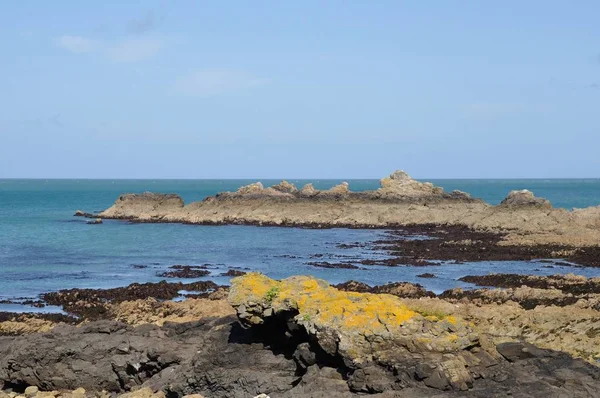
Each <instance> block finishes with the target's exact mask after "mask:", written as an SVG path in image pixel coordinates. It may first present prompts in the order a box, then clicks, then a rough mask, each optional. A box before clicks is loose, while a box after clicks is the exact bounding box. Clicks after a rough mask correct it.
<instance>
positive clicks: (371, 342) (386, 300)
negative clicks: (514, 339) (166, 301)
mask: <svg viewBox="0 0 600 398" xmlns="http://www.w3.org/2000/svg"><path fill="white" fill-rule="evenodd" d="M229 300H230V302H231V303H232V305H233V306H234V307H235V308H236V309H237V311H238V316H239V318H240V321H241V322H242V323H244V324H247V325H256V324H263V323H265V322H268V321H269V317H271V316H275V317H276V316H280V314H286V316H287V317H289V318H290V319H291V321H293V322H294V323H296V324H297V325H299V326H301V327H303V328H304V329H305V330H306V331H307V332H308V334H309V335H310V336H312V337H314V338H315V341H316V342H317V343H318V345H319V348H320V349H322V350H323V351H324V352H326V353H327V354H328V355H331V356H339V357H340V359H341V360H343V361H344V363H346V364H349V365H350V366H352V365H357V364H365V363H369V362H373V361H384V360H390V356H396V357H397V358H398V360H400V358H402V361H404V360H407V361H409V362H410V361H411V357H412V355H411V354H410V353H411V352H412V351H419V352H421V353H422V352H425V351H428V352H431V355H432V356H433V357H436V358H437V359H440V358H441V354H451V353H457V352H459V351H461V350H464V349H466V348H468V347H471V346H475V345H477V343H478V337H477V335H476V333H474V332H473V330H472V329H471V328H470V326H469V325H467V324H466V323H464V322H462V321H461V320H459V319H456V318H454V317H443V316H441V317H435V316H423V315H421V314H419V313H418V312H415V311H413V310H411V309H409V308H408V307H406V305H404V303H403V302H402V301H401V300H400V299H398V298H397V297H395V296H392V295H387V294H369V293H354V292H342V291H340V290H338V289H336V288H334V287H331V286H329V284H328V283H327V282H325V281H323V280H319V279H314V278H311V277H291V278H288V279H284V280H283V281H280V282H279V281H275V280H272V279H269V278H268V277H266V276H264V275H262V274H258V273H250V274H247V275H245V276H242V277H239V278H236V279H234V280H233V282H232V287H231V289H230V292H229ZM278 314H279V315H278ZM392 351H393V352H392ZM412 359H413V360H414V358H412Z"/></svg>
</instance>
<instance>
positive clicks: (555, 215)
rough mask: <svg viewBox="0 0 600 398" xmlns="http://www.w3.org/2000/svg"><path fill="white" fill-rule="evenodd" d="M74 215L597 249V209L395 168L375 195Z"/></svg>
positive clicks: (271, 192)
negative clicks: (472, 235)
mask: <svg viewBox="0 0 600 398" xmlns="http://www.w3.org/2000/svg"><path fill="white" fill-rule="evenodd" d="M75 215H78V216H86V217H94V218H98V217H99V218H106V219H120V220H129V221H133V222H153V223H160V222H170V223H186V224H204V225H220V224H247V225H270V226H297V227H308V228H329V227H350V228H403V227H407V226H426V225H444V226H458V227H466V228H468V229H469V230H471V231H476V232H488V233H498V234H501V239H500V240H499V241H498V242H497V244H498V245H508V246H538V245H539V246H545V245H550V246H552V245H558V246H564V247H569V248H578V247H597V246H598V244H599V242H600V206H596V207H589V208H586V209H574V210H572V211H567V210H565V209H557V208H553V207H552V206H551V204H550V203H549V202H548V201H547V200H545V199H542V198H538V197H536V196H534V195H533V193H531V192H530V191H527V190H522V191H512V192H510V193H508V196H507V197H506V198H505V199H504V200H503V201H502V203H501V204H499V205H497V206H492V205H490V204H488V203H485V202H483V201H482V200H479V199H474V198H472V197H471V196H470V195H469V194H467V193H464V192H460V191H454V192H451V193H445V192H444V191H443V189H442V188H440V187H436V186H434V185H433V184H431V183H422V182H419V181H416V180H413V179H412V178H410V177H409V176H408V175H407V174H406V173H404V172H402V171H397V172H394V173H392V174H391V175H390V176H389V177H386V178H384V179H382V180H381V188H379V189H377V190H374V191H363V192H352V191H351V190H350V187H349V185H348V184H341V185H338V186H335V187H333V188H331V189H329V190H326V191H320V190H317V189H315V188H314V187H313V186H312V185H311V184H307V185H306V186H304V187H302V188H301V189H298V188H297V187H295V186H294V185H293V184H290V183H288V182H285V181H283V182H281V183H280V184H277V185H274V186H272V187H268V188H265V187H263V185H262V184H261V183H255V184H251V185H248V186H245V187H241V188H239V189H238V190H237V191H236V192H224V193H220V194H217V195H216V196H211V197H208V198H206V199H204V200H203V201H201V202H193V203H190V204H187V205H185V204H184V202H183V200H182V199H181V197H179V196H178V195H175V194H158V193H143V194H124V195H121V196H120V197H119V198H118V199H117V201H116V202H115V204H114V205H113V206H111V207H110V208H109V209H107V210H105V211H103V212H100V213H99V214H88V213H86V212H83V211H77V212H76V214H75Z"/></svg>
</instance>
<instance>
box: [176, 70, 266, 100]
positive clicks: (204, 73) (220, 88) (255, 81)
mask: <svg viewBox="0 0 600 398" xmlns="http://www.w3.org/2000/svg"><path fill="white" fill-rule="evenodd" d="M267 82H268V79H261V78H256V77H252V76H249V75H248V74H246V73H244V72H241V71H234V70H227V69H203V70H199V71H196V72H195V73H192V74H191V75H189V76H186V77H184V78H182V79H179V80H178V81H177V82H176V84H175V86H176V88H177V90H178V91H180V92H182V93H186V94H192V95H200V96H210V95H216V94H221V93H224V92H230V91H235V90H240V89H244V88H249V87H255V86H260V85H263V84H266V83H267Z"/></svg>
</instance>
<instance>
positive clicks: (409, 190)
mask: <svg viewBox="0 0 600 398" xmlns="http://www.w3.org/2000/svg"><path fill="white" fill-rule="evenodd" d="M380 183H381V188H379V189H378V190H377V191H376V192H377V193H378V194H379V195H381V196H383V197H412V198H419V197H420V198H422V197H439V198H441V197H442V194H443V192H444V189H443V188H440V187H436V186H434V185H433V184H432V183H430V182H420V181H417V180H414V179H412V178H411V177H410V176H409V175H408V174H407V173H406V172H404V171H403V170H397V171H395V172H393V173H392V174H390V176H389V177H386V178H383V179H381V180H380Z"/></svg>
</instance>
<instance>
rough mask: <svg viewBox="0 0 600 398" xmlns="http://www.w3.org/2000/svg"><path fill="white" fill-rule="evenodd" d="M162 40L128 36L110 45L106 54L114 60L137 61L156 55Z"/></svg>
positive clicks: (161, 45) (162, 43) (162, 44)
mask: <svg viewBox="0 0 600 398" xmlns="http://www.w3.org/2000/svg"><path fill="white" fill-rule="evenodd" d="M163 46H164V42H163V41H162V40H160V39H157V38H151V37H143V38H128V39H125V40H121V41H119V42H116V43H114V44H113V45H111V46H110V47H109V48H108V50H107V54H108V56H109V57H110V59H112V60H113V61H116V62H137V61H141V60H143V59H147V58H151V57H153V56H154V55H156V54H157V53H158V52H159V51H160V50H161V48H163Z"/></svg>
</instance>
